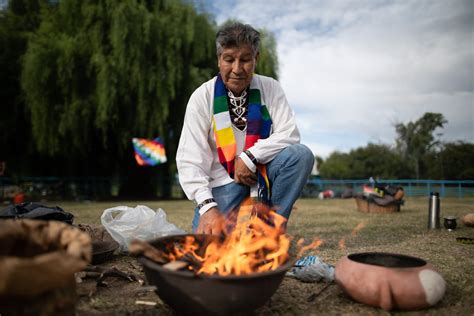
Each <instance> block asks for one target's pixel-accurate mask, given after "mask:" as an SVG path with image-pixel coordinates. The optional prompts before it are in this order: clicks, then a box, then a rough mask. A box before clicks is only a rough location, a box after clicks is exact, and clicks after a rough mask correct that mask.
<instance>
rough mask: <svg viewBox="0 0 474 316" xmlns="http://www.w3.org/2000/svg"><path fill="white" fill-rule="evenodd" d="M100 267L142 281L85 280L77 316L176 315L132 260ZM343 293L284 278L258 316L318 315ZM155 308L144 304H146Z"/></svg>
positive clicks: (79, 287) (117, 259)
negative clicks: (327, 300)
mask: <svg viewBox="0 0 474 316" xmlns="http://www.w3.org/2000/svg"><path fill="white" fill-rule="evenodd" d="M101 267H108V268H116V269H118V270H120V271H122V272H124V273H126V274H130V275H136V276H137V277H138V278H139V279H140V281H129V280H126V279H125V278H121V277H117V276H110V277H107V278H106V279H105V280H104V284H103V285H99V286H98V285H97V280H96V279H93V278H84V279H82V282H81V283H78V284H77V292H78V295H79V301H78V304H77V308H76V311H77V315H78V316H81V315H84V316H85V315H130V314H134V315H174V312H173V310H172V309H171V308H170V307H169V306H168V305H166V304H165V303H164V302H163V301H161V299H160V298H159V297H158V295H157V294H155V292H154V290H153V287H150V286H148V285H147V284H146V282H144V283H142V282H141V281H145V275H144V273H143V269H142V267H141V265H140V263H139V262H138V261H137V260H136V259H135V258H133V257H129V256H122V255H116V256H114V257H113V258H112V260H110V261H109V262H107V263H104V264H102V265H101ZM334 294H336V295H340V294H342V293H341V292H340V291H339V289H338V288H337V286H336V285H335V284H334V283H331V284H328V283H325V282H318V283H303V282H301V281H299V280H296V279H294V278H291V277H285V278H284V280H283V282H282V283H281V285H280V287H279V288H278V290H277V291H276V292H275V294H274V295H273V296H272V298H271V299H270V300H269V301H268V302H266V303H265V305H264V306H262V307H261V308H259V309H258V310H256V311H255V315H305V314H306V315H307V314H308V313H312V312H313V311H314V312H316V311H317V310H318V306H319V305H320V304H324V300H325V298H326V297H327V296H328V295H331V296H332V295H334ZM140 302H146V303H150V304H152V303H154V304H156V305H154V306H150V305H143V304H144V303H140Z"/></svg>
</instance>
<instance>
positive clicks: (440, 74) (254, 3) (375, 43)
mask: <svg viewBox="0 0 474 316" xmlns="http://www.w3.org/2000/svg"><path fill="white" fill-rule="evenodd" d="M197 2H200V3H201V5H203V6H204V7H205V9H206V10H207V11H208V12H210V13H211V14H212V15H213V16H214V18H215V20H216V22H217V23H218V24H221V23H222V22H224V21H226V20H227V19H229V18H232V19H238V20H239V21H242V22H244V23H249V24H251V25H252V26H254V27H255V28H257V29H262V28H264V29H266V30H269V31H271V32H273V34H274V35H275V37H276V40H277V52H278V59H279V81H280V83H281V85H282V87H283V89H284V90H285V93H286V97H287V99H288V101H289V103H290V106H291V107H292V108H293V110H294V112H295V116H296V120H297V124H298V127H299V130H300V133H301V142H302V143H303V144H306V145H307V146H309V147H310V148H311V150H312V151H313V153H314V154H315V155H317V156H320V157H323V158H327V157H328V156H329V155H330V154H331V153H332V152H334V151H339V152H349V151H350V150H352V149H355V148H358V147H365V146H366V145H367V144H368V143H374V144H387V145H394V143H395V139H396V136H397V135H396V132H395V127H394V125H395V124H397V123H403V124H407V123H408V122H414V121H416V120H418V119H419V118H421V117H422V116H423V114H424V113H426V112H435V113H442V114H443V116H444V117H445V118H446V119H447V120H448V123H447V125H446V126H445V127H444V128H443V129H438V130H436V131H435V134H442V135H438V136H437V137H439V139H440V140H441V141H465V142H474V87H473V86H474V84H473V82H474V79H473V78H474V1H472V0H465V1H463V0H450V1H446V0H427V1H424V0H397V1H377V0H352V1H349V0H347V1H342V0H321V1H320V0H292V1H284V0H277V1H272V0H225V1H222V0H221V1H212V0H203V1H199V0H197Z"/></svg>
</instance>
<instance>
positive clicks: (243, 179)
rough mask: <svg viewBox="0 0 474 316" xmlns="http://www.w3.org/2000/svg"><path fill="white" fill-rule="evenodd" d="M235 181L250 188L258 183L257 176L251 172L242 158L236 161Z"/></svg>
mask: <svg viewBox="0 0 474 316" xmlns="http://www.w3.org/2000/svg"><path fill="white" fill-rule="evenodd" d="M234 180H235V182H236V183H242V184H245V185H247V186H249V187H251V186H253V185H255V184H256V183H257V175H256V174H255V173H253V172H252V171H250V169H249V168H248V167H247V165H246V164H245V162H243V160H242V159H241V158H240V157H237V159H236V160H235V170H234Z"/></svg>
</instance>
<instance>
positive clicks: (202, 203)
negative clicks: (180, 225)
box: [197, 199, 216, 209]
mask: <svg viewBox="0 0 474 316" xmlns="http://www.w3.org/2000/svg"><path fill="white" fill-rule="evenodd" d="M209 203H216V200H214V199H207V200H204V201H202V202H201V203H200V204H199V205H198V206H197V207H198V209H201V208H202V207H203V206H204V205H206V204H209Z"/></svg>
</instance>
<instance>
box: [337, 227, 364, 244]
mask: <svg viewBox="0 0 474 316" xmlns="http://www.w3.org/2000/svg"><path fill="white" fill-rule="evenodd" d="M364 227H365V222H360V223H359V224H357V226H356V227H355V228H354V229H353V230H352V232H351V236H352V237H355V236H357V233H358V232H359V231H360V230H361V229H362V228H364ZM339 249H341V250H346V237H343V238H341V240H339Z"/></svg>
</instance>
